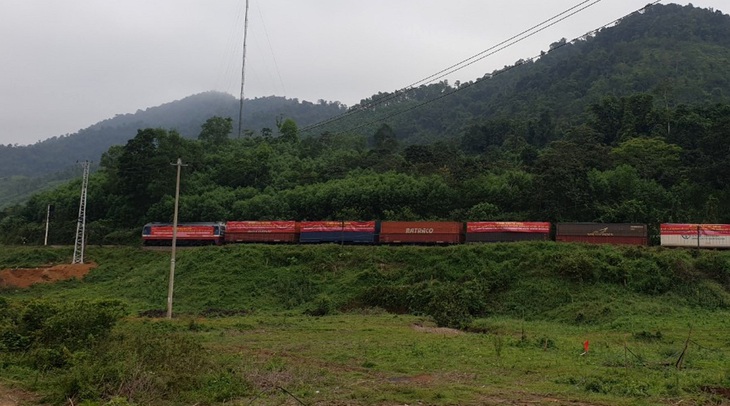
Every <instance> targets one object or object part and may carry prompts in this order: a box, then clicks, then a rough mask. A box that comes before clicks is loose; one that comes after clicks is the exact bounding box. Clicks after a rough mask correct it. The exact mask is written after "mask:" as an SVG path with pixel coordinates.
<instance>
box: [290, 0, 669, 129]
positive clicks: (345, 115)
mask: <svg viewBox="0 0 730 406" xmlns="http://www.w3.org/2000/svg"><path fill="white" fill-rule="evenodd" d="M599 1H600V0H599ZM661 1H662V0H656V1H654V2H653V3H649V4H647V5H646V6H644V7H642V8H640V9H638V10H635V11H633V12H631V13H629V14H626V15H625V16H623V17H620V18H617V19H616V20H613V21H611V22H610V23H607V24H604V25H602V26H600V27H598V28H596V29H594V30H591V31H589V32H587V33H585V34H583V35H581V36H578V37H575V38H574V39H572V40H570V41H566V42H564V43H562V44H559V45H557V46H555V47H553V48H551V49H550V50H548V51H547V52H543V53H541V54H540V55H537V56H534V57H532V58H529V59H527V60H526V61H525V62H532V61H534V60H536V59H538V58H541V57H543V56H544V55H547V54H549V53H551V52H554V51H556V50H558V49H560V48H562V47H564V46H566V45H568V44H573V43H575V42H577V41H579V40H581V39H583V38H586V37H588V36H590V35H591V34H593V33H596V32H598V31H600V30H602V29H605V28H607V27H610V26H613V25H615V24H617V23H619V22H620V21H621V20H623V19H624V18H626V17H628V16H630V15H631V14H634V13H637V12H641V11H644V10H646V9H648V8H649V7H651V6H653V5H656V4H658V3H660V2H661ZM565 18H567V17H565ZM561 21H562V20H561ZM557 22H559V21H557ZM557 22H554V23H553V24H555V23H557ZM551 25H552V24H551ZM548 27H549V26H548ZM548 27H544V28H543V29H545V28H548ZM541 30H542V29H541ZM538 32H539V31H538ZM519 41H521V40H518V41H516V42H519ZM516 42H515V43H516ZM511 45H513V44H508V45H505V46H504V47H502V48H500V49H499V50H497V51H495V52H498V51H500V50H502V49H504V48H506V47H508V46H511ZM490 55H491V54H490ZM486 56H489V55H486ZM486 56H484V57H482V58H480V59H477V60H475V61H473V62H471V63H474V62H476V61H478V60H481V59H483V58H485V57H486ZM523 64H524V63H521V64H516V65H512V66H508V67H505V68H504V69H502V70H499V71H497V72H495V73H493V74H492V75H491V76H489V77H488V78H485V79H482V80H477V81H475V82H469V83H467V84H464V85H462V86H460V87H458V88H454V89H452V90H451V91H449V92H446V93H443V94H441V95H439V96H437V97H434V98H432V99H429V100H426V101H423V102H421V103H418V104H416V105H414V106H411V107H409V108H406V109H404V110H401V111H397V112H394V113H390V114H388V115H386V116H385V117H381V118H378V119H376V120H371V121H368V122H366V123H363V124H360V125H356V126H354V127H350V128H347V129H346V130H344V131H343V132H349V131H354V130H358V129H360V128H363V127H367V126H371V125H373V124H377V123H378V122H382V121H384V120H387V119H390V118H393V117H396V116H399V115H401V114H405V113H408V112H411V111H413V110H416V109H418V108H421V107H423V106H425V105H428V104H431V103H433V102H435V101H438V100H441V99H443V98H445V97H448V96H451V95H452V94H454V93H456V92H459V91H462V90H464V89H467V88H470V87H472V86H475V85H476V84H478V83H481V82H482V81H483V80H488V79H492V78H494V77H496V76H498V75H501V74H503V73H505V72H509V71H510V70H512V69H515V68H516V67H518V66H521V65H523ZM467 66H468V65H467ZM356 111H362V110H356ZM348 113H349V112H348ZM345 117H347V113H345V114H343V115H340V116H336V117H334V118H332V119H329V120H324V121H322V122H320V123H317V124H313V125H310V126H307V127H305V128H303V129H301V130H300V132H302V133H304V132H309V131H311V130H313V129H315V128H319V127H322V126H324V125H326V124H330V123H332V122H335V121H339V120H342V119H344V118H345Z"/></svg>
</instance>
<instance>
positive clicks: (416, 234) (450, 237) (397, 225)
mask: <svg viewBox="0 0 730 406" xmlns="http://www.w3.org/2000/svg"><path fill="white" fill-rule="evenodd" d="M463 228H464V225H463V223H459V222H451V221H383V222H381V223H380V242H381V243H386V244H387V243H394V244H398V243H414V244H417V243H421V244H459V243H461V242H463V241H462V235H463Z"/></svg>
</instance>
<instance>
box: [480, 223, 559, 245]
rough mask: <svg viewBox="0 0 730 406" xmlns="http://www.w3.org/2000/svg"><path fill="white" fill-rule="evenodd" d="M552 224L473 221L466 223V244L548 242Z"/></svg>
mask: <svg viewBox="0 0 730 406" xmlns="http://www.w3.org/2000/svg"><path fill="white" fill-rule="evenodd" d="M549 238H550V223H546V222H525V221H472V222H468V223H466V242H517V241H535V240H547V239H549Z"/></svg>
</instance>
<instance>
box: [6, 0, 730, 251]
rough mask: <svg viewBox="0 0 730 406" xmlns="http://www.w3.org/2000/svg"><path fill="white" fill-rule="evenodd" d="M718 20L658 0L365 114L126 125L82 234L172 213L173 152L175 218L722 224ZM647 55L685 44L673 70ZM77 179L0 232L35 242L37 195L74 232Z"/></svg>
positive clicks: (723, 128)
mask: <svg viewBox="0 0 730 406" xmlns="http://www.w3.org/2000/svg"><path fill="white" fill-rule="evenodd" d="M669 26H671V27H672V28H671V29H669V28H667V27H669ZM729 32H730V17H728V16H727V15H723V14H721V13H718V12H714V11H710V10H700V9H695V8H692V7H680V6H675V5H670V6H654V7H651V8H649V9H648V10H646V11H645V12H644V13H642V14H636V15H633V16H631V17H629V18H627V19H625V20H624V21H623V22H621V23H620V24H619V25H618V26H616V27H614V28H610V29H606V30H603V31H601V32H599V33H597V34H596V35H595V36H594V37H591V38H588V39H586V40H584V41H579V42H577V43H574V44H566V45H564V46H560V45H556V46H555V52H551V53H548V54H547V55H545V56H543V57H542V58H540V59H539V60H536V61H534V62H525V63H522V64H520V65H519V66H517V67H515V68H513V69H509V70H507V71H505V73H503V74H495V75H493V76H494V78H493V79H490V80H486V79H485V80H481V81H479V82H478V83H475V84H473V85H470V86H467V87H466V88H465V89H464V91H459V92H457V93H455V94H454V95H452V96H449V97H444V98H442V99H441V100H439V101H437V102H434V103H430V104H428V105H425V106H423V107H421V108H414V107H415V106H416V105H417V104H418V103H419V102H420V101H421V100H426V99H427V98H428V97H429V96H428V95H427V93H429V92H432V93H433V94H432V95H431V96H434V95H435V94H444V92H448V91H449V89H452V88H450V87H449V86H448V85H446V84H441V85H432V86H428V87H425V88H424V89H421V90H424V92H423V94H421V93H419V92H418V91H417V92H415V93H408V94H403V95H401V96H402V99H401V100H398V101H397V102H396V101H392V102H389V103H388V104H387V105H385V104H381V105H378V106H377V107H372V108H370V109H368V111H367V112H366V114H365V115H360V114H359V113H357V112H355V111H354V110H353V111H351V114H349V115H348V116H347V120H362V121H361V122H362V123H368V121H367V120H369V119H370V118H373V117H375V116H374V115H377V114H386V115H392V114H393V112H397V111H398V109H402V108H408V109H412V110H411V111H410V112H409V113H408V114H404V115H399V116H393V118H392V120H388V122H387V123H382V122H381V123H379V124H377V125H376V126H375V128H372V129H369V127H367V126H366V127H362V128H360V129H359V130H357V131H343V132H340V131H334V130H333V131H327V130H326V129H325V128H324V127H320V128H318V129H317V130H316V131H314V132H306V131H301V130H300V128H302V127H306V124H305V123H304V122H302V121H301V119H299V118H298V117H296V116H293V115H292V116H284V117H280V118H278V119H277V120H275V121H274V127H272V128H271V129H270V130H265V131H259V132H255V133H253V134H248V135H247V136H246V137H243V138H237V137H233V136H232V132H233V129H234V128H235V127H234V124H235V122H234V121H233V120H232V119H230V118H227V117H228V116H225V115H224V116H216V117H213V118H209V119H208V120H207V121H205V123H204V124H203V125H202V126H201V127H199V128H198V129H197V130H196V131H195V132H194V133H192V134H193V135H194V137H193V139H191V138H186V137H184V136H182V135H181V133H180V132H177V131H171V130H169V129H167V128H169V127H166V126H163V127H162V128H144V129H140V130H139V131H138V130H136V129H135V130H134V132H130V133H129V134H128V138H131V139H130V140H129V141H128V142H127V143H126V145H123V146H122V145H119V146H114V147H112V148H110V149H109V150H108V151H107V152H105V153H104V155H103V156H102V158H101V160H100V162H99V170H98V171H97V172H96V173H94V174H93V176H92V178H91V182H90V190H89V202H88V220H89V223H90V224H89V233H90V236H89V241H91V242H92V243H114V242H124V241H136V238H137V235H138V234H139V230H140V228H141V226H142V225H143V224H144V223H145V222H148V221H169V220H171V218H172V211H173V210H172V206H173V194H174V186H175V185H174V178H175V173H174V167H173V166H171V165H170V164H171V163H172V162H175V160H176V159H177V158H178V157H181V158H182V160H183V162H184V163H185V164H186V165H187V166H186V167H185V168H184V169H183V177H182V192H181V193H182V195H181V206H180V219H181V221H212V220H244V219H248V220H256V219H295V220H305V219H306V220H320V219H348V220H371V219H388V220H411V219H444V220H445V219H451V220H535V221H605V222H640V223H648V224H649V225H650V227H652V228H654V227H656V225H657V224H658V223H660V222H710V223H717V222H730V203H729V202H730V185H729V184H728V182H730V181H729V179H730V102H729V101H728V100H726V98H725V95H727V94H730V93H729V92H730V89H729V88H728V84H730V79H728V78H730V76H729V75H730V72H728V70H727V69H717V67H718V66H721V64H722V63H723V61H725V62H727V60H730V44H728V41H730V40H728V38H730V36H728V35H726V34H728V33H729ZM691 44H694V45H691ZM672 49H674V51H673V52H674V53H671V52H669V51H670V50H672ZM599 55H602V56H599ZM651 55H654V57H656V58H660V57H662V58H663V57H666V56H667V55H674V57H676V58H682V60H681V61H680V62H681V63H676V64H674V65H673V66H674V70H673V72H674V73H672V71H671V70H667V69H668V68H667V66H668V65H666V64H662V63H658V62H657V61H654V62H646V61H645V59H646V58H649V59H651V58H650V56H651ZM724 65H725V66H727V63H725V64H724ZM654 68H655V69H654ZM642 78H644V79H642ZM482 82H483V83H482ZM601 83H604V84H603V85H601ZM439 86H440V87H439ZM500 86H503V87H502V88H500ZM566 86H567V87H566ZM601 86H603V89H604V90H603V91H601V90H599V89H600V88H602V87H601ZM571 89H572V90H571ZM591 89H593V90H591ZM606 89H608V90H606ZM414 95H415V96H414ZM530 95H532V96H530ZM403 98H405V99H403ZM364 104H365V103H363V105H364ZM320 105H321V106H320ZM320 105H318V106H320V107H322V108H329V109H333V110H336V109H339V108H340V107H341V106H340V105H339V104H327V103H320ZM507 112H512V113H511V114H506V113H507ZM368 115H369V116H368ZM124 119H125V120H127V119H129V120H131V117H126V118H124ZM344 122H345V121H339V122H336V123H333V125H343V123H344ZM353 122H355V121H353ZM125 128H126V127H125ZM438 129H440V130H438ZM187 131H190V132H193V130H192V129H188V130H187ZM439 131H440V132H439ZM447 133H448V135H449V136H448V137H446V136H445V134H447ZM135 134H136V136H135ZM414 134H415V135H414ZM187 135H188V136H189V135H191V134H190V133H188V134H187ZM195 135H197V137H195ZM196 138H197V139H196ZM419 140H420V141H422V142H419ZM426 140H429V141H428V142H426ZM79 189H80V185H79V181H76V182H72V183H70V184H67V185H64V186H62V187H60V188H58V189H55V190H53V191H48V192H44V193H41V194H38V195H35V196H34V197H32V198H31V199H30V200H29V201H28V203H27V204H25V205H21V206H15V207H11V208H7V209H5V210H4V211H3V212H2V213H0V242H4V243H10V244H13V243H21V242H28V243H37V242H39V241H42V230H43V221H44V219H45V213H46V207H47V205H48V204H54V206H55V208H56V209H55V217H54V219H53V226H52V227H51V237H50V240H51V242H58V243H64V242H66V243H68V242H70V241H72V240H73V238H72V236H73V233H74V231H75V224H76V217H77V213H78V196H79Z"/></svg>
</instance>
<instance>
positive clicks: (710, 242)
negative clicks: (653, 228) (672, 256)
mask: <svg viewBox="0 0 730 406" xmlns="http://www.w3.org/2000/svg"><path fill="white" fill-rule="evenodd" d="M659 234H660V241H661V245H662V247H687V248H730V224H677V223H664V224H660V225H659Z"/></svg>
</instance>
